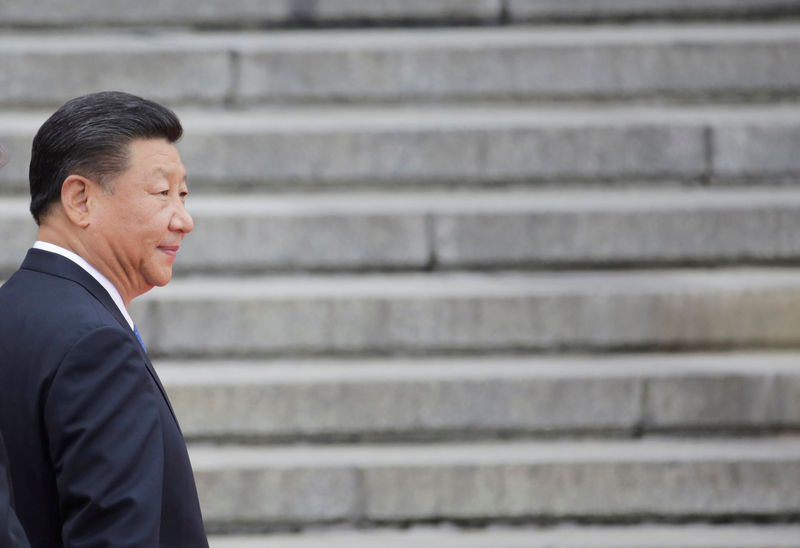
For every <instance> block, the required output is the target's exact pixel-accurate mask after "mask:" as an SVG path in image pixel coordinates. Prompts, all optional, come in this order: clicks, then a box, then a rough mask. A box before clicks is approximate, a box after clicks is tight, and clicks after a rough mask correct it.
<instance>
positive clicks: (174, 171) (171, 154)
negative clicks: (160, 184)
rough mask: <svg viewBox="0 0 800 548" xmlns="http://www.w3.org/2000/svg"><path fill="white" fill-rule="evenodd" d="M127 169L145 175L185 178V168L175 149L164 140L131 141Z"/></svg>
mask: <svg viewBox="0 0 800 548" xmlns="http://www.w3.org/2000/svg"><path fill="white" fill-rule="evenodd" d="M129 169H130V170H132V171H137V172H139V173H141V174H145V175H152V176H161V177H168V178H173V177H178V178H180V179H185V178H186V168H185V167H184V166H183V162H182V161H181V156H180V153H179V152H178V149H177V147H176V146H175V145H174V144H172V143H170V142H169V141H167V140H165V139H137V140H134V141H131V143H130V145H129Z"/></svg>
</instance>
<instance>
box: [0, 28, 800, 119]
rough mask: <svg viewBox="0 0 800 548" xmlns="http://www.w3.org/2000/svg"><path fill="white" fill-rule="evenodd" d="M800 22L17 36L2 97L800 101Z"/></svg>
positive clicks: (5, 101)
mask: <svg viewBox="0 0 800 548" xmlns="http://www.w3.org/2000/svg"><path fill="white" fill-rule="evenodd" d="M799 59H800V25H798V24H796V23H782V22H778V23H771V24H766V23H762V24H754V23H751V24H725V25H693V24H681V25H663V24H662V25H636V26H611V25H609V26H598V27H590V28H586V27H564V28H547V27H527V26H514V27H500V28H457V29H433V30H431V29H407V30H386V29H381V30H348V31H342V30H339V31H305V32H269V33H264V32H228V33H225V32H213V33H195V32H185V31H170V32H163V31H162V32H157V31H153V32H148V33H147V34H146V35H145V36H142V34H141V33H136V32H121V31H116V32H113V33H111V32H92V33H87V32H81V33H72V32H70V33H67V32H65V33H53V32H46V31H38V32H34V31H30V32H8V33H4V34H3V35H2V36H0V66H2V67H3V71H2V72H0V105H14V106H41V105H57V104H60V103H62V102H63V101H64V100H66V99H68V98H70V97H73V96H77V95H81V94H83V93H87V92H89V91H96V90H98V89H124V90H127V91H130V92H132V93H137V94H141V95H146V96H149V97H151V98H153V99H157V100H161V101H166V102H169V103H171V104H179V105H180V104H184V103H212V104H216V105H223V104H231V103H239V104H253V103H273V102H297V101H300V102H307V101H311V102H328V101H365V100H366V101H411V100H413V101H420V100H422V101H453V100H487V99H492V100H496V99H500V100H510V99H514V100H520V99H542V98H545V99H559V100H564V99H573V100H574V99H586V98H592V99H597V98H599V99H609V98H623V99H631V98H653V97H656V98H664V97H677V98H704V97H711V98H718V97H734V98H740V97H741V96H767V97H784V98H796V96H797V93H798V92H800V60H799Z"/></svg>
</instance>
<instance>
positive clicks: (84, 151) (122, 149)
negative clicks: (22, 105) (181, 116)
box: [28, 91, 183, 224]
mask: <svg viewBox="0 0 800 548" xmlns="http://www.w3.org/2000/svg"><path fill="white" fill-rule="evenodd" d="M182 134H183V128H182V127H181V123H180V120H178V117H177V116H176V115H175V113H174V112H172V111H171V110H170V109H168V108H166V107H164V106H162V105H159V104H158V103H155V102H153V101H150V100H147V99H142V98H141V97H137V96H135V95H131V94H129V93H124V92H121V91H102V92H99V93H90V94H89V95H83V96H81V97H76V98H75V99H72V100H70V101H67V102H66V103H64V105H62V106H61V108H59V109H58V110H57V111H56V112H55V113H54V114H53V115H52V116H50V118H48V119H47V121H46V122H45V123H44V124H42V127H40V128H39V131H38V132H37V133H36V137H34V138H33V148H32V150H31V164H30V169H29V171H28V180H29V182H30V189H31V207H30V209H31V214H33V218H34V219H35V220H36V224H39V223H40V220H41V218H42V217H43V216H44V215H45V214H46V213H47V209H48V208H49V207H50V206H51V205H52V204H53V203H54V202H57V201H59V200H60V199H61V186H62V185H63V184H64V180H66V178H67V177H69V176H70V175H81V176H83V177H86V178H89V179H92V180H94V181H95V182H97V183H99V184H101V185H107V182H108V180H109V179H111V178H114V177H116V176H117V175H119V174H121V173H122V172H124V171H125V170H126V169H128V165H129V145H130V143H131V141H133V140H135V139H166V140H167V141H169V142H170V143H174V142H176V141H177V140H178V139H180V138H181V135H182ZM109 190H110V191H113V189H109Z"/></svg>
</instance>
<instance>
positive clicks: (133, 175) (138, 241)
mask: <svg viewBox="0 0 800 548" xmlns="http://www.w3.org/2000/svg"><path fill="white" fill-rule="evenodd" d="M129 151H130V154H129V156H130V164H129V168H128V170H127V171H125V172H124V173H122V174H121V175H119V176H118V177H117V178H116V179H115V180H113V181H109V184H108V187H109V189H110V190H111V192H106V193H98V194H96V195H95V201H94V203H93V204H91V205H90V208H91V210H92V213H93V214H92V222H91V225H92V229H93V231H94V235H95V242H96V244H97V245H96V247H95V250H96V251H98V252H99V253H100V254H101V255H102V257H101V261H102V262H103V263H104V264H105V267H106V268H105V269H101V270H106V269H107V270H109V271H110V273H111V274H112V276H111V280H112V282H114V283H115V285H118V284H119V285H121V286H122V287H119V285H118V289H120V292H121V293H123V295H126V294H127V295H128V296H129V298H133V297H135V296H137V295H140V294H141V293H144V292H146V291H148V290H150V289H152V288H153V286H163V285H166V284H167V282H169V281H170V279H171V278H172V264H173V263H174V262H175V257H176V255H177V253H178V248H179V247H180V245H181V241H182V240H183V238H184V236H186V234H188V233H189V232H191V231H192V229H193V228H194V222H193V221H192V217H191V216H190V215H189V213H188V212H187V211H186V207H185V203H184V202H185V199H186V195H187V194H188V189H187V187H186V169H185V168H184V167H183V163H182V162H181V157H180V155H179V154H178V149H177V148H175V145H173V144H171V143H169V142H168V141H166V140H164V139H147V140H136V141H133V142H132V143H131V144H130V148H129ZM90 262H91V261H90Z"/></svg>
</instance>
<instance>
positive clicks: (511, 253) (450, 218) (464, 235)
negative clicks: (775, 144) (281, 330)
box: [0, 187, 800, 274]
mask: <svg viewBox="0 0 800 548" xmlns="http://www.w3.org/2000/svg"><path fill="white" fill-rule="evenodd" d="M28 203H29V200H27V199H23V198H6V199H0V239H2V240H3V241H4V242H5V245H4V247H3V248H2V249H0V272H1V273H3V274H8V273H10V272H12V271H13V270H15V269H16V268H17V267H18V265H19V262H20V260H21V257H23V256H24V253H25V250H26V249H27V248H28V247H29V246H30V244H31V242H32V241H33V239H34V234H35V226H34V223H33V221H32V220H31V217H30V214H29V212H28ZM189 210H190V211H191V213H192V215H193V217H194V220H195V231H194V233H193V234H192V235H191V236H190V237H189V238H188V239H187V240H186V241H185V244H184V246H183V249H182V251H181V255H180V259H179V261H178V262H177V263H176V267H175V271H176V272H177V273H182V274H183V273H199V272H202V273H213V272H225V273H231V272H242V273H254V272H264V271H287V270H295V271H297V270H323V271H354V270H355V271H363V270H428V269H437V270H439V269H441V270H449V269H457V268H473V267H478V268H481V269H501V268H508V267H515V268H537V269H541V268H548V267H594V268H597V267H603V266H609V265H615V266H618V265H626V266H643V265H647V266H653V265H685V264H704V265H711V264H730V263H736V262H749V263H783V264H785V263H787V262H796V261H797V260H798V259H800V240H798V239H797V238H795V237H794V236H795V235H796V234H798V233H800V191H798V190H797V189H796V188H792V187H788V188H787V187H779V188H760V189H753V188H718V189H711V190H708V189H686V188H666V189H663V188H662V189H657V188H649V189H648V188H638V189H609V190H602V191H601V190H597V189H570V190H561V191H544V190H540V191H519V190H506V191H503V192H500V191H476V192H463V193H456V192H449V193H444V192H384V193H378V192H358V193H349V192H348V193H338V194H334V193H323V194H290V195H285V194H279V195H275V194H272V195H255V196H254V195H250V196H239V195H220V196H208V195H206V196H203V195H201V196H197V197H194V196H193V197H192V198H191V199H190V201H189ZM22 227H27V229H23V228H22ZM231 242H236V245H231Z"/></svg>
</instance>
